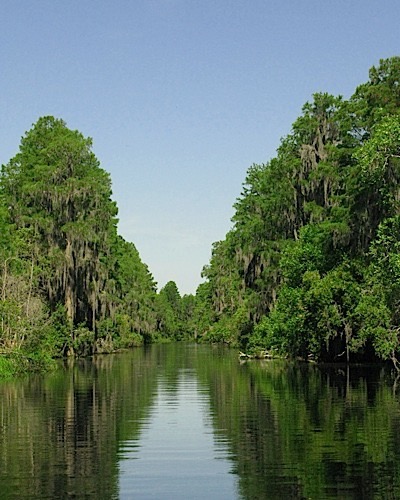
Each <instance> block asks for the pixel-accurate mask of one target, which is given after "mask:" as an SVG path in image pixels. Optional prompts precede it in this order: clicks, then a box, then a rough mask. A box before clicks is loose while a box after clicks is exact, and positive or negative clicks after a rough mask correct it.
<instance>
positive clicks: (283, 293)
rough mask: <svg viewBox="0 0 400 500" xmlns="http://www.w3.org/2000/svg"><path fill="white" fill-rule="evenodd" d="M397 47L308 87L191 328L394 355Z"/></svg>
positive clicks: (304, 350)
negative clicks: (349, 92) (355, 82)
mask: <svg viewBox="0 0 400 500" xmlns="http://www.w3.org/2000/svg"><path fill="white" fill-rule="evenodd" d="M399 180H400V57H393V58H390V59H386V60H381V61H380V65H379V66H378V67H373V68H372V69H371V70H370V74H369V81H367V83H364V84H362V85H360V86H358V87H357V89H356V90H355V93H354V95H353V96H352V97H351V98H350V99H348V100H345V99H343V98H342V97H334V96H332V95H329V94H326V93H318V94H315V95H314V96H313V101H312V102H309V103H307V104H306V105H305V106H304V107H303V110H302V114H301V116H300V117H299V118H298V119H297V120H296V121H295V122H294V124H293V126H292V129H291V132H290V134H289V135H288V136H287V137H285V138H283V139H282V141H281V144H280V146H279V148H278V150H277V154H276V157H275V158H273V159H272V160H271V161H269V162H268V163H266V164H262V165H253V166H251V167H250V168H249V170H248V172H247V177H246V180H245V183H244V185H243V191H242V193H241V195H240V197H239V198H238V200H237V202H236V204H235V206H234V207H235V214H234V216H233V219H232V222H233V227H232V229H231V231H230V232H229V233H228V234H227V235H226V238H225V239H224V240H223V241H219V242H217V243H215V244H214V246H213V250H212V257H211V261H210V263H209V265H208V266H206V267H205V268H204V271H203V275H204V277H205V278H206V281H205V283H203V284H202V285H200V287H199V289H198V291H197V294H196V301H195V302H196V303H195V307H194V316H193V329H194V330H196V333H197V336H198V337H200V338H202V339H204V340H210V341H217V342H226V343H230V344H233V345H236V346H239V347H240V348H241V349H242V350H245V351H246V352H249V353H250V352H253V353H257V352H259V351H268V352H269V353H276V354H280V355H289V356H292V357H301V358H308V357H313V358H315V359H318V360H329V361H347V360H350V361H355V360H376V359H392V360H393V362H394V363H395V365H398V361H397V359H398V354H399V332H400V309H399V305H400V205H399V202H400V184H399Z"/></svg>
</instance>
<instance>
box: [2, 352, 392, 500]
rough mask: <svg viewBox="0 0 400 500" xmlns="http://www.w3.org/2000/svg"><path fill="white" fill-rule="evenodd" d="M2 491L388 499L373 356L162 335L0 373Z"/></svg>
mask: <svg viewBox="0 0 400 500" xmlns="http://www.w3.org/2000/svg"><path fill="white" fill-rule="evenodd" d="M0 401H1V408H0V498H1V499H3V498H4V499H22V498H29V499H46V498H49V499H58V498H93V499H118V498H121V499H194V498H199V499H200V498H201V499H224V498H227V499H236V498H243V499H263V498H266V499H268V498H272V499H273V498H282V499H286V498H311V499H324V498H343V499H344V498H357V499H368V498H387V499H391V498H393V499H395V498H400V390H397V388H396V386H394V380H393V378H392V377H391V374H390V372H389V371H388V370H387V369H384V368H382V367H379V368H372V367H355V366H353V367H350V368H346V367H337V366H336V367H329V366H325V367H323V366H319V367H318V366H315V365H307V364H294V363H293V364H289V363H285V362H280V361H271V362H265V363H261V362H251V363H246V364H240V363H239V362H238V359H237V356H236V353H235V352H232V351H228V350H224V349H221V348H213V347H210V346H196V345H185V344H183V345H161V346H153V347H151V348H149V349H137V350H134V351H132V352H129V353H124V354H118V355H112V356H104V357H98V358H96V359H94V360H91V361H89V360H85V361H78V362H76V363H75V364H70V365H69V366H67V365H65V366H63V367H62V368H61V369H60V370H59V371H57V372H55V373H52V374H49V375H46V376H40V377H39V376H35V377H29V378H26V379H23V380H19V381H14V382H1V383H0Z"/></svg>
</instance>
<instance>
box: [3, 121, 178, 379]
mask: <svg viewBox="0 0 400 500" xmlns="http://www.w3.org/2000/svg"><path fill="white" fill-rule="evenodd" d="M0 182H1V183H0V231H1V238H0V266H1V267H0V269H1V273H0V293H1V301H0V321H1V324H0V350H1V354H2V356H0V372H1V371H5V372H10V371H13V369H14V368H18V369H19V370H21V369H24V368H35V367H36V368H41V367H42V366H43V365H44V364H46V363H47V362H49V360H50V359H51V358H53V357H56V356H65V355H86V354H91V353H95V352H97V353H99V352H109V351H112V350H114V349H115V348H118V347H129V346H133V345H139V344H142V343H144V342H153V341H155V340H164V339H166V338H182V337H184V336H185V330H184V328H183V326H182V324H181V323H182V321H183V318H181V317H178V319H176V316H177V314H176V313H175V316H174V317H171V307H172V306H173V301H175V302H177V301H178V298H179V302H180V301H181V300H182V301H183V299H181V297H180V296H179V292H178V291H177V289H176V285H175V289H174V284H172V283H170V284H168V285H167V286H166V287H165V290H162V291H161V292H160V294H157V292H156V284H155V282H154V280H153V278H152V276H151V274H150V272H149V270H148V268H147V266H146V265H145V264H143V263H142V261H141V259H140V256H139V253H138V251H137V249H136V248H135V246H134V245H133V244H132V243H128V242H126V241H124V239H123V238H122V237H121V236H119V235H118V233H117V219H116V216H117V208H116V204H115V202H113V201H112V199H111V194H112V193H111V182H110V177H109V175H108V174H107V173H106V172H105V171H104V170H103V169H102V168H100V165H99V162H98V160H97V159H96V157H95V155H94V154H93V152H92V143H91V140H90V139H87V138H85V137H83V136H82V134H80V133H79V132H77V131H72V130H70V129H68V128H67V126H66V124H65V123H64V122H63V121H62V120H59V119H55V118H53V117H43V118H40V119H39V120H38V122H37V123H36V124H35V125H34V126H33V128H32V129H31V130H30V131H28V132H27V133H26V134H25V136H24V137H23V138H22V140H21V145H20V149H19V152H18V153H17V155H16V156H15V157H14V158H12V159H11V160H10V161H9V163H8V164H7V165H4V166H3V167H2V174H1V179H0ZM174 294H175V295H174Z"/></svg>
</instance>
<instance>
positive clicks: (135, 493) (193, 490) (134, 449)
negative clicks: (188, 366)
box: [120, 370, 237, 499]
mask: <svg viewBox="0 0 400 500" xmlns="http://www.w3.org/2000/svg"><path fill="white" fill-rule="evenodd" d="M176 384H177V385H176V387H174V389H173V390H171V387H170V386H169V385H168V383H167V381H166V380H164V379H163V377H162V376H160V377H159V380H158V384H157V387H158V390H157V397H156V401H155V403H154V404H153V406H152V408H151V410H150V412H149V416H148V417H147V419H146V420H145V422H144V423H143V426H142V433H141V435H140V438H139V439H138V440H130V441H128V442H127V443H124V444H123V448H122V453H120V459H122V462H121V465H120V498H127V499H128V498H141V499H145V498H162V499H180V498H182V499H188V498H191V499H192V498H199V499H200V498H201V499H204V498H227V499H228V498H236V497H237V494H236V484H235V479H234V477H233V476H232V475H230V474H229V473H230V469H231V466H232V464H230V463H229V460H227V458H226V455H227V450H226V444H225V443H223V442H221V441H219V442H218V443H216V442H214V440H213V431H212V427H211V423H210V421H209V418H208V414H209V399H208V394H207V393H206V391H204V390H202V389H201V388H200V387H199V385H198V382H197V379H196V376H195V373H194V371H193V370H181V371H180V373H179V377H178V380H177V382H176Z"/></svg>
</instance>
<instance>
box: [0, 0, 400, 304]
mask: <svg viewBox="0 0 400 500" xmlns="http://www.w3.org/2000/svg"><path fill="white" fill-rule="evenodd" d="M0 23H1V24H0V71H1V72H0V110H1V120H0V163H1V164H6V163H7V162H8V161H9V160H10V159H11V158H12V157H13V156H14V155H15V154H16V153H17V152H18V148H19V143H20V139H21V136H23V135H24V133H25V132H26V131H27V130H29V129H30V128H31V127H32V125H33V124H34V123H35V122H36V121H37V120H38V118H39V117H41V116H45V115H52V116H55V117H57V118H62V119H63V120H65V122H66V123H67V126H68V127H69V128H71V129H73V130H79V131H80V132H81V133H82V134H83V135H85V136H87V137H92V138H93V152H94V154H95V155H96V157H97V158H98V160H99V161H100V164H101V167H102V168H103V169H105V170H106V171H107V172H109V173H110V175H111V179H112V185H113V199H114V200H115V201H116V202H117V205H118V208H119V224H118V230H119V234H121V235H122V236H123V237H124V238H125V239H126V240H128V241H131V242H133V243H134V244H135V246H136V247H137V249H138V250H139V253H140V256H141V258H142V260H143V261H144V262H145V263H146V264H147V265H148V267H149V269H150V271H151V273H152V274H153V276H154V279H155V280H156V282H157V283H158V286H159V288H161V287H163V286H164V285H165V284H166V283H167V282H168V281H170V280H173V281H175V282H176V284H177V286H178V288H179V291H180V292H181V294H182V295H183V294H187V293H194V292H195V291H196V288H197V286H198V285H199V283H201V281H202V278H201V270H202V268H203V266H204V265H206V264H208V263H209V260H210V256H211V249H212V244H213V242H215V241H218V240H222V239H224V237H225V235H226V233H227V232H228V231H229V229H230V228H231V227H232V223H231V217H232V215H233V213H234V211H233V208H232V206H233V204H234V203H235V200H236V199H237V198H238V196H240V193H241V189H242V184H243V182H244V180H245V176H246V171H247V169H248V168H249V167H250V166H251V165H252V164H253V163H258V164H259V163H266V162H267V161H269V160H270V159H271V158H273V157H274V156H275V154H276V149H277V147H278V146H279V144H280V139H281V138H282V137H284V136H286V135H287V134H288V133H290V131H291V125H292V123H293V122H294V121H295V119H296V118H297V117H298V116H299V115H300V114H301V108H302V106H303V105H304V103H305V102H307V101H309V100H311V99H312V95H313V94H314V93H315V92H328V93H331V94H333V95H343V96H344V97H345V98H348V97H350V96H351V95H352V93H353V92H354V90H355V88H356V86H357V85H359V84H361V83H364V82H366V81H367V80H368V71H369V69H370V68H371V66H374V65H375V66H376V65H378V64H379V60H380V59H384V58H387V57H391V56H394V55H400V50H399V49H400V37H399V26H400V2H399V1H398V0H376V1H375V0H351V1H349V0H336V1H334V2H333V1H327V0H318V1H317V0H250V1H245V0H113V1H111V0H68V1H65V0H1V9H0Z"/></svg>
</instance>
